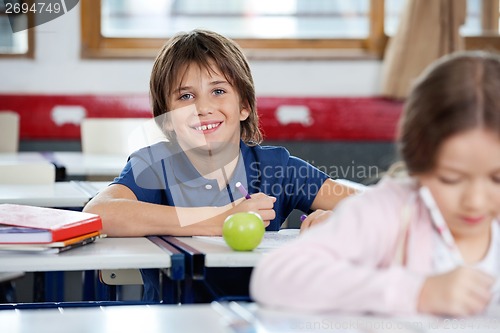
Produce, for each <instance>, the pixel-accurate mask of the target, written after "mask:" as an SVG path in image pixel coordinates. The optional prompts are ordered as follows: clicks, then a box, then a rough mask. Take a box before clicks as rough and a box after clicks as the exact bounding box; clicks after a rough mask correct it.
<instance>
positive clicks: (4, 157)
mask: <svg viewBox="0 0 500 333" xmlns="http://www.w3.org/2000/svg"><path fill="white" fill-rule="evenodd" d="M30 162H36V163H39V162H47V159H46V158H45V157H44V156H43V154H42V153H38V152H18V153H0V163H6V164H12V163H30Z"/></svg>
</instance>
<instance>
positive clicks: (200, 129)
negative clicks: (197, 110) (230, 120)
mask: <svg viewBox="0 0 500 333" xmlns="http://www.w3.org/2000/svg"><path fill="white" fill-rule="evenodd" d="M217 126H219V124H208V125H203V126H199V127H196V130H198V131H205V130H207V129H212V128H216V127H217Z"/></svg>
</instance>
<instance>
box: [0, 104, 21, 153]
mask: <svg viewBox="0 0 500 333" xmlns="http://www.w3.org/2000/svg"><path fill="white" fill-rule="evenodd" d="M18 149H19V114H17V113H16V112H12V111H0V152H2V153H14V152H17V150H18Z"/></svg>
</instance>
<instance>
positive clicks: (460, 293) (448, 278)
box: [418, 267, 495, 316]
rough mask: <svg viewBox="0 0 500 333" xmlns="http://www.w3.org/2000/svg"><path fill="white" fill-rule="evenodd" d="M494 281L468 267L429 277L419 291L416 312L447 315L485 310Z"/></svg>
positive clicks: (488, 276)
mask: <svg viewBox="0 0 500 333" xmlns="http://www.w3.org/2000/svg"><path fill="white" fill-rule="evenodd" d="M494 282H495V280H494V278H493V277H492V276H490V275H488V274H486V273H484V272H482V271H479V270H477V269H474V268H470V267H459V268H456V269H454V270H452V271H450V272H447V273H444V274H439V275H434V276H431V277H429V278H427V280H426V281H425V282H424V285H423V287H422V290H421V292H420V297H419V301H418V311H419V312H424V313H431V314H435V315H450V316H469V315H474V314H478V313H480V312H482V311H484V310H485V309H486V307H487V305H488V303H489V301H490V299H491V287H492V286H493V284H494Z"/></svg>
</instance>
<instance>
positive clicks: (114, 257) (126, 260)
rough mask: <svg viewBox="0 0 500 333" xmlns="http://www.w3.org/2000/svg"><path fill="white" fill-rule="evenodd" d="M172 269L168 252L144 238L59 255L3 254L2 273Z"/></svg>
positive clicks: (103, 242)
mask: <svg viewBox="0 0 500 333" xmlns="http://www.w3.org/2000/svg"><path fill="white" fill-rule="evenodd" d="M170 267H171V258H170V255H169V254H168V252H166V250H163V249H162V248H160V247H159V246H158V245H156V244H154V243H153V242H151V241H150V240H149V239H147V238H145V237H129V238H102V239H98V240H96V241H95V243H92V244H88V245H85V246H82V247H79V248H76V249H71V250H69V251H66V252H62V253H59V254H42V253H29V254H25V253H13V252H7V251H4V252H0V271H1V272H18V271H26V272H48V271H79V270H100V269H138V268H170Z"/></svg>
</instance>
